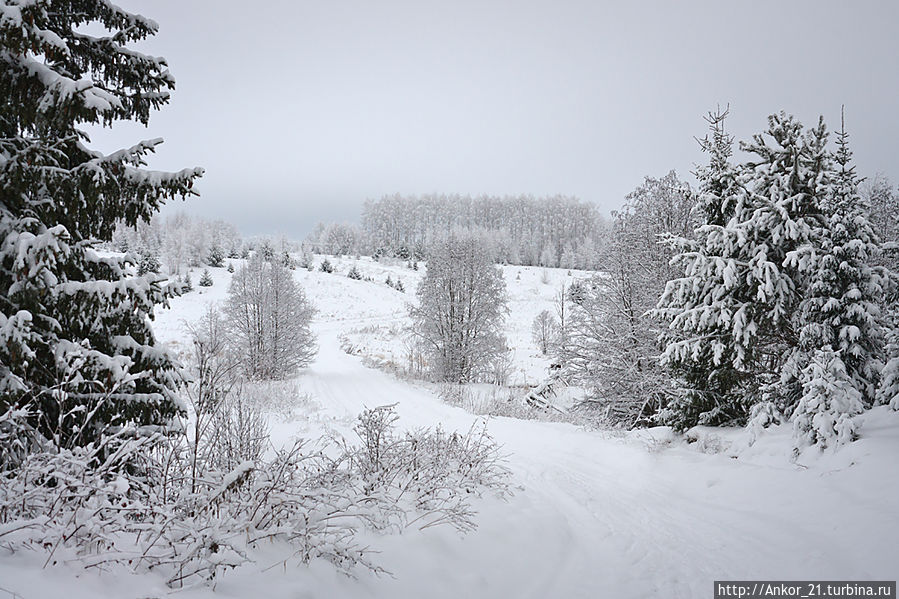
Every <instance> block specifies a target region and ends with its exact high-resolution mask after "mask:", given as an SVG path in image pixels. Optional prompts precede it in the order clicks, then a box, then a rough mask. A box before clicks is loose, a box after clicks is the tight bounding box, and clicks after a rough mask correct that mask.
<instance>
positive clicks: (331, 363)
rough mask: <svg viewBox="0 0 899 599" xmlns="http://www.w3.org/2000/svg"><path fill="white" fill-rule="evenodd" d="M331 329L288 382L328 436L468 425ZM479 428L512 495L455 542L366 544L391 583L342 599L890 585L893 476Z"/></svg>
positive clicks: (541, 431)
mask: <svg viewBox="0 0 899 599" xmlns="http://www.w3.org/2000/svg"><path fill="white" fill-rule="evenodd" d="M340 330H341V326H340V325H339V324H333V323H332V324H320V325H319V326H318V327H317V332H318V334H319V344H320V352H319V357H318V359H317V360H316V362H315V363H314V364H313V365H312V366H311V367H310V368H309V370H308V372H307V373H305V374H304V375H303V376H302V378H301V381H302V382H301V386H302V388H303V390H304V391H306V392H308V393H309V394H310V395H311V396H312V397H313V399H314V400H315V401H316V402H318V403H319V404H320V406H321V409H322V411H323V412H324V413H326V414H327V415H328V416H329V417H330V418H331V419H333V420H332V422H333V423H334V425H335V426H336V427H337V428H340V429H343V430H344V431H346V430H347V429H348V427H349V425H350V424H351V422H352V420H353V418H354V417H355V416H356V415H357V414H359V413H360V412H361V411H362V409H363V408H364V407H374V406H378V405H384V404H392V403H396V404H397V410H398V413H399V415H400V418H401V419H400V425H401V426H406V427H419V426H434V425H436V424H438V423H439V424H442V425H443V426H444V428H446V429H457V430H464V429H467V428H468V427H469V426H470V425H471V424H472V422H474V421H475V419H476V417H475V416H473V415H471V414H469V413H467V412H465V411H463V410H462V409H460V408H454V407H451V406H449V405H446V404H445V403H442V402H441V401H440V400H439V399H438V398H437V397H435V396H434V395H433V393H431V392H430V391H428V390H427V389H426V388H423V387H420V386H418V385H415V384H411V383H408V382H405V381H401V380H398V379H396V378H394V377H392V376H390V375H388V374H385V373H383V372H380V371H377V370H373V369H369V368H366V367H364V366H363V365H362V364H361V361H360V360H359V359H358V358H357V357H354V356H350V355H347V354H345V353H343V352H342V351H341V350H340V347H339V341H338V334H339V332H340ZM489 431H490V433H491V434H492V435H493V436H494V438H496V439H497V441H499V442H500V443H502V445H503V446H504V450H505V452H506V453H508V454H509V465H510V467H511V468H512V470H513V472H514V474H515V482H516V484H518V485H521V487H522V488H521V489H520V490H518V491H517V492H516V495H515V496H514V497H513V498H512V499H511V500H509V501H508V502H501V501H498V500H485V501H483V502H481V503H479V504H478V507H479V508H480V510H481V514H480V516H479V518H478V523H479V526H480V528H479V529H478V530H477V531H476V532H474V533H470V534H469V535H467V536H465V537H462V538H460V537H459V536H458V535H456V533H455V532H453V531H449V530H443V531H434V530H429V531H427V532H424V533H418V532H413V533H408V532H407V533H406V534H404V535H402V536H399V537H386V538H379V539H377V540H375V543H376V544H377V546H378V547H380V548H382V550H383V554H382V555H381V556H379V559H380V561H381V562H382V563H383V564H384V566H385V567H386V568H387V569H388V570H390V571H391V572H392V573H393V574H394V578H383V577H381V578H375V577H371V576H368V575H363V576H362V577H361V578H360V579H359V580H358V581H342V582H340V583H339V586H340V587H341V588H343V589H344V591H345V592H346V595H347V596H359V595H362V596H372V597H391V598H397V597H420V596H429V597H466V598H472V599H473V598H476V597H535V598H536V597H660V596H664V597H701V596H711V592H712V583H713V581H714V580H721V579H742V580H746V579H781V580H790V579H791V580H798V579H814V578H818V579H822V578H823V579H834V578H841V579H872V578H874V579H884V578H891V577H892V578H895V576H896V573H897V564H899V559H897V557H896V555H895V552H894V551H893V547H894V543H895V540H896V533H897V532H899V522H897V518H899V516H897V512H896V500H895V498H894V497H890V496H886V497H883V498H882V499H881V500H878V499H877V493H876V489H871V488H870V485H871V484H874V485H877V484H882V485H884V488H883V491H884V492H886V493H889V492H890V489H892V490H893V491H895V480H893V481H889V480H881V481H880V482H878V479H877V478H876V477H872V476H870V475H868V474H866V472H864V470H865V468H864V467H863V466H864V464H863V465H862V466H859V467H855V468H850V467H849V464H847V465H846V467H845V468H841V469H836V470H831V471H821V470H820V469H810V470H808V471H803V470H802V469H801V468H800V467H799V466H796V465H793V464H790V463H789V462H788V461H787V460H782V461H781V463H780V465H779V466H774V467H772V466H771V465H768V464H766V465H761V464H756V463H753V461H752V460H751V459H750V460H748V461H744V460H733V459H730V458H728V457H727V456H725V455H720V454H719V455H706V454H704V453H701V452H699V451H696V450H694V449H692V448H688V447H686V446H683V445H680V444H676V445H675V446H672V447H665V446H658V447H656V448H655V449H653V446H654V445H655V444H653V443H641V442H640V441H639V440H636V439H634V438H633V437H628V438H625V437H621V436H613V435H609V434H602V433H594V432H587V431H584V430H580V429H577V428H575V427H573V426H570V425H563V424H553V423H545V422H535V421H522V420H514V419H507V418H495V419H492V420H491V421H490V423H489ZM853 479H858V484H865V485H868V486H869V488H868V489H867V490H866V491H865V492H864V493H862V489H861V488H858V489H855V488H854V483H853V482H852V481H853ZM871 491H874V492H873V493H872V492H871ZM861 497H865V499H864V500H863V501H864V503H863V504H861V503H860V502H861V501H862V499H861ZM859 514H862V516H863V517H861V518H856V517H855V516H858V515H859ZM887 531H888V532H889V534H886V532H887ZM892 578H891V579H892Z"/></svg>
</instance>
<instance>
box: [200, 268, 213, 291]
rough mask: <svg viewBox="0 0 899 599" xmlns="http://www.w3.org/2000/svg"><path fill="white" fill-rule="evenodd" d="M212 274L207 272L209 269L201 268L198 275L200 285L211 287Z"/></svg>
mask: <svg viewBox="0 0 899 599" xmlns="http://www.w3.org/2000/svg"><path fill="white" fill-rule="evenodd" d="M212 282H213V281H212V275H211V274H210V273H209V269H208V268H206V269H203V274H202V275H201V276H200V282H199V285H200V287H212Z"/></svg>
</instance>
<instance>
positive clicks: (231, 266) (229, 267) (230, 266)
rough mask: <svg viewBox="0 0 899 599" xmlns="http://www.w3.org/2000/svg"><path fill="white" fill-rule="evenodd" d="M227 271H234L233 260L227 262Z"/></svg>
mask: <svg viewBox="0 0 899 599" xmlns="http://www.w3.org/2000/svg"><path fill="white" fill-rule="evenodd" d="M228 272H230V273H233V272H234V263H233V262H229V263H228Z"/></svg>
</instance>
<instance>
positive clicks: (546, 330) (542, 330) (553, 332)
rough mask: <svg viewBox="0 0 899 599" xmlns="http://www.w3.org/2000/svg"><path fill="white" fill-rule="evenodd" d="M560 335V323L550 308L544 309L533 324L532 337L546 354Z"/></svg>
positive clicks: (541, 351) (542, 352)
mask: <svg viewBox="0 0 899 599" xmlns="http://www.w3.org/2000/svg"><path fill="white" fill-rule="evenodd" d="M558 336H559V323H558V322H557V321H556V319H555V317H553V315H552V313H550V311H549V310H543V311H542V312H540V314H538V315H537V316H536V317H535V318H534V322H533V324H532V325H531V338H532V339H533V340H534V343H535V344H536V345H537V348H538V349H539V350H540V353H541V354H543V355H544V356H545V355H546V354H548V353H549V351H550V349H552V347H553V345H555V343H556V341H557V339H558Z"/></svg>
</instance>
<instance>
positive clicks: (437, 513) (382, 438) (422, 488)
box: [347, 405, 511, 531]
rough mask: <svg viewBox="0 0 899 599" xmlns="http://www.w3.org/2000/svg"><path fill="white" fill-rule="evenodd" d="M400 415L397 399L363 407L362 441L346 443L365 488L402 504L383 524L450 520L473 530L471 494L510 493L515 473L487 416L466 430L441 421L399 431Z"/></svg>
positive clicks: (359, 423)
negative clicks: (448, 429) (450, 430)
mask: <svg viewBox="0 0 899 599" xmlns="http://www.w3.org/2000/svg"><path fill="white" fill-rule="evenodd" d="M397 418H398V416H397V414H396V411H395V406H394V405H388V406H380V407H377V408H373V409H370V410H365V411H364V412H363V413H362V414H361V415H360V416H359V418H358V421H357V423H356V426H355V427H354V429H353V430H354V431H355V432H356V434H357V435H358V436H359V438H360V440H361V441H362V444H361V446H359V447H358V448H352V447H348V448H347V455H348V456H349V459H350V460H351V462H352V464H353V466H354V470H356V471H357V472H358V474H359V476H360V477H361V482H362V484H363V489H364V493H363V494H364V495H366V496H377V497H380V498H382V499H384V500H385V501H386V502H387V503H389V504H392V505H396V506H398V507H400V508H402V509H401V511H400V512H398V513H397V514H396V515H397V516H398V517H399V518H400V519H399V520H398V521H391V520H389V519H388V520H387V521H385V522H383V524H387V525H396V526H399V527H400V528H406V527H410V526H415V527H417V528H419V529H424V528H429V527H431V526H436V525H441V524H449V525H451V526H453V527H454V528H456V529H458V530H460V531H467V530H472V529H474V528H475V527H476V526H475V523H474V512H473V510H472V507H471V505H470V502H469V498H470V497H471V496H472V495H474V496H479V495H481V494H482V493H483V492H485V491H488V492H491V493H493V494H496V495H498V496H500V497H505V496H507V495H509V494H510V487H509V478H510V476H511V473H510V471H509V470H508V468H506V466H505V465H504V459H503V456H502V455H501V454H500V451H499V446H498V445H497V444H496V443H495V442H494V441H493V439H492V438H491V437H490V435H488V434H487V429H486V423H485V422H479V423H475V424H473V425H472V427H471V429H469V431H468V432H467V433H465V434H460V433H456V432H453V433H447V432H445V431H443V430H442V429H441V428H440V427H439V426H438V427H437V428H436V429H423V430H418V431H414V432H407V433H405V434H403V435H397V434H396V433H395V432H394V430H393V426H394V424H395V422H396V420H397Z"/></svg>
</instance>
